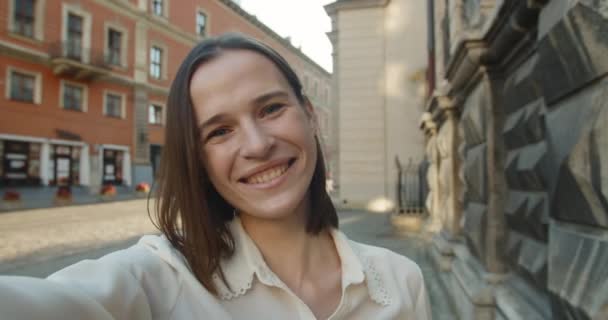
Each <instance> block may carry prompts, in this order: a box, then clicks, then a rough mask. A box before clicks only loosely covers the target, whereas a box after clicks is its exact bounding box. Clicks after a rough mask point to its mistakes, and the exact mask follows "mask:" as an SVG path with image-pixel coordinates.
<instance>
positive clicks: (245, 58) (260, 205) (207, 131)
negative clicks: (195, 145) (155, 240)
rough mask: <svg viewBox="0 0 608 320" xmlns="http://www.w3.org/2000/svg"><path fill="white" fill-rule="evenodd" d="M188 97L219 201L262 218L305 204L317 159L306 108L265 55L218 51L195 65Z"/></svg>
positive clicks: (285, 213)
mask: <svg viewBox="0 0 608 320" xmlns="http://www.w3.org/2000/svg"><path fill="white" fill-rule="evenodd" d="M190 96H191V98H192V103H193V106H194V111H195V114H196V118H197V119H196V121H197V124H198V126H199V131H200V137H201V140H200V144H201V146H202V162H203V166H204V167H205V169H206V172H207V174H208V176H209V179H210V180H211V183H213V185H214V186H215V188H216V190H217V191H218V192H219V194H220V195H222V197H224V199H226V200H227V201H228V202H229V203H230V204H231V205H232V206H234V207H235V208H237V209H238V210H239V211H241V214H245V215H249V216H250V217H254V218H263V219H276V218H285V217H288V216H289V215H290V214H293V213H294V212H296V211H297V210H298V209H302V208H307V204H308V189H309V186H310V182H311V179H312V175H313V172H314V169H315V164H316V163H315V162H316V159H317V149H316V144H315V138H314V121H313V118H312V109H311V106H310V105H306V106H302V105H300V103H299V102H298V100H297V98H296V96H295V94H294V92H293V90H292V89H291V87H290V86H289V84H288V82H287V79H286V78H285V77H284V76H283V74H282V73H281V72H280V71H279V69H278V68H277V67H276V66H275V65H274V64H273V63H272V62H271V61H270V60H268V59H267V58H266V57H264V56H263V55H261V54H258V53H255V52H252V51H248V50H228V51H224V52H223V53H221V54H220V55H219V56H217V57H215V58H213V59H211V60H210V61H208V62H206V63H204V64H203V65H201V66H200V67H199V68H198V69H197V70H196V71H195V73H194V74H193V76H192V80H191V83H190ZM304 199H306V201H303V200H304Z"/></svg>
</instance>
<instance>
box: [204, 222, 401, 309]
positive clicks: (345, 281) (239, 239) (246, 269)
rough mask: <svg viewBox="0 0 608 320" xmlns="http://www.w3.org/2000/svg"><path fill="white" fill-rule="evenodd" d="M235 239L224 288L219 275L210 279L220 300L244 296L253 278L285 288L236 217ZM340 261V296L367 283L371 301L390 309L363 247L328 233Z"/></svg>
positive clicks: (232, 228)
mask: <svg viewBox="0 0 608 320" xmlns="http://www.w3.org/2000/svg"><path fill="white" fill-rule="evenodd" d="M229 228H230V232H231V233H232V236H233V238H234V244H235V250H234V254H233V255H232V256H231V257H230V258H228V259H223V260H222V261H221V266H222V270H223V272H224V276H225V278H226V282H227V283H228V285H229V286H230V288H228V287H226V285H225V284H224V282H223V281H222V280H221V278H220V277H219V275H218V273H215V274H214V275H213V281H214V283H215V285H216V288H218V293H219V297H220V298H221V299H222V300H231V299H233V298H236V297H239V296H241V295H244V294H245V293H247V291H249V289H251V287H252V284H253V281H254V276H255V277H257V278H258V280H259V281H260V282H261V283H263V284H264V285H267V286H275V287H279V288H284V289H287V288H286V287H285V285H284V284H283V282H282V281H281V280H280V279H279V278H278V277H277V276H276V275H275V274H274V272H272V271H271V270H270V268H269V267H268V265H267V264H266V262H265V261H264V258H263V257H262V254H261V252H260V250H259V249H258V248H257V246H256V245H255V243H254V242H253V240H252V239H251V238H250V237H249V235H248V234H247V232H246V231H245V229H244V228H243V225H242V224H241V221H240V219H239V218H238V217H235V218H234V219H233V221H232V222H231V223H230V225H229ZM331 235H332V238H333V240H334V243H335V246H336V249H337V251H338V255H339V256H340V261H341V264H342V293H343V294H344V292H345V290H346V288H347V287H348V286H349V285H351V284H359V283H362V282H364V281H365V282H366V285H367V288H368V292H369V295H370V298H371V299H372V300H373V301H374V302H376V303H378V304H380V305H383V306H388V305H390V300H391V299H390V297H389V295H388V291H387V290H386V286H385V285H384V280H383V279H382V277H381V276H380V274H379V273H378V271H377V270H376V268H375V265H374V263H373V261H372V259H371V257H369V256H367V255H366V254H365V252H364V250H363V249H364V248H363V246H362V245H360V244H357V243H354V242H352V241H350V240H349V239H348V238H347V237H346V236H345V235H344V234H343V233H342V232H341V231H339V230H337V229H332V230H331Z"/></svg>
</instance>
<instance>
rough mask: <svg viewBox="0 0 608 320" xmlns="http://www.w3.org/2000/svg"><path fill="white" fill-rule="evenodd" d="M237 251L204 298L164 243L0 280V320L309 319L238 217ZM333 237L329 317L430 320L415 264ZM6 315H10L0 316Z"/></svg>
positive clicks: (150, 241) (145, 241)
mask: <svg viewBox="0 0 608 320" xmlns="http://www.w3.org/2000/svg"><path fill="white" fill-rule="evenodd" d="M230 230H231V232H232V234H233V236H234V240H235V253H234V255H233V256H232V257H231V258H230V259H227V260H224V261H222V267H223V270H224V273H225V277H226V280H227V282H228V284H229V285H230V287H231V288H232V291H231V290H229V289H228V288H227V287H226V286H225V285H224V283H223V282H222V281H221V280H220V278H219V277H218V275H217V274H215V275H213V281H214V282H215V283H216V284H217V287H218V291H219V295H218V296H214V295H212V294H210V293H209V292H208V291H207V290H206V289H205V288H204V287H203V286H202V285H201V284H200V282H199V281H198V280H197V279H196V278H195V277H194V275H193V274H192V272H191V271H190V269H189V268H188V264H187V262H186V260H185V259H184V257H183V256H182V255H181V254H180V253H179V252H178V251H177V250H176V249H175V248H173V247H172V246H171V244H170V243H169V242H168V241H167V239H166V238H164V237H162V236H161V237H159V236H144V237H142V238H141V240H140V241H139V242H138V243H137V244H136V245H134V246H132V247H130V248H128V249H125V250H121V251H117V252H114V253H111V254H108V255H107V256H104V257H102V258H101V259H99V260H87V261H82V262H79V263H77V264H75V265H72V266H70V267H67V268H65V269H63V270H60V271H59V272H57V273H55V274H53V275H51V276H50V277H49V278H48V279H47V280H42V279H33V278H23V277H0V310H2V311H1V312H0V317H1V318H2V319H67V318H69V319H93V320H97V319H99V320H106V319H117V320H118V319H121V320H122V319H124V320H127V319H316V318H315V316H314V315H313V313H312V311H311V310H310V309H309V308H308V306H307V305H306V304H304V302H302V300H300V299H299V298H298V297H297V296H296V295H295V294H294V293H293V292H292V291H291V290H290V289H289V288H288V287H287V286H286V285H285V284H284V283H283V282H282V281H281V280H280V279H279V278H278V277H277V276H276V275H275V274H274V273H273V272H272V270H270V268H269V267H268V266H267V265H266V263H265V262H264V259H263V258H262V255H261V253H260V251H259V250H258V248H257V247H256V245H255V243H254V242H253V241H252V240H251V238H250V237H249V236H248V235H247V233H246V232H245V230H244V229H243V227H242V225H241V223H240V220H238V219H235V220H234V221H233V222H232V223H231V224H230ZM332 236H333V239H334V242H335V245H336V248H337V250H338V254H339V256H340V260H341V264H342V299H341V301H340V304H339V305H338V307H337V309H336V310H335V312H334V313H333V314H332V315H331V316H330V317H329V319H417V320H426V319H431V314H430V311H429V305H428V300H427V294H426V290H425V287H424V281H423V278H422V273H421V271H420V268H419V267H418V266H417V265H416V264H415V263H414V262H412V261H411V260H410V259H408V258H406V257H404V256H401V255H398V254H396V253H394V252H392V251H390V250H387V249H384V248H379V247H373V246H368V245H364V244H360V243H357V242H354V241H351V240H349V239H347V238H346V236H345V235H344V234H343V233H342V232H340V231H338V230H333V231H332ZM5 316H7V318H5Z"/></svg>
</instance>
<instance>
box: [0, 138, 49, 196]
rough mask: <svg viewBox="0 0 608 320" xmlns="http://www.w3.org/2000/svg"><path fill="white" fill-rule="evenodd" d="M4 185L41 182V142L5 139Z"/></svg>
mask: <svg viewBox="0 0 608 320" xmlns="http://www.w3.org/2000/svg"><path fill="white" fill-rule="evenodd" d="M0 144H1V145H2V153H1V157H0V158H1V159H2V165H1V167H2V170H1V174H0V178H1V179H0V181H2V184H3V185H36V184H40V144H39V143H29V142H23V141H9V140H5V141H3V142H2V143H0Z"/></svg>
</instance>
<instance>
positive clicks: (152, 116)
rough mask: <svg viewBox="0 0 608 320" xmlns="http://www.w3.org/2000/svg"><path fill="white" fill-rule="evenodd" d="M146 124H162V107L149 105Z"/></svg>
mask: <svg viewBox="0 0 608 320" xmlns="http://www.w3.org/2000/svg"><path fill="white" fill-rule="evenodd" d="M148 122H149V123H150V124H162V123H163V107H161V106H159V105H154V104H153V105H150V108H149V111H148Z"/></svg>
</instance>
